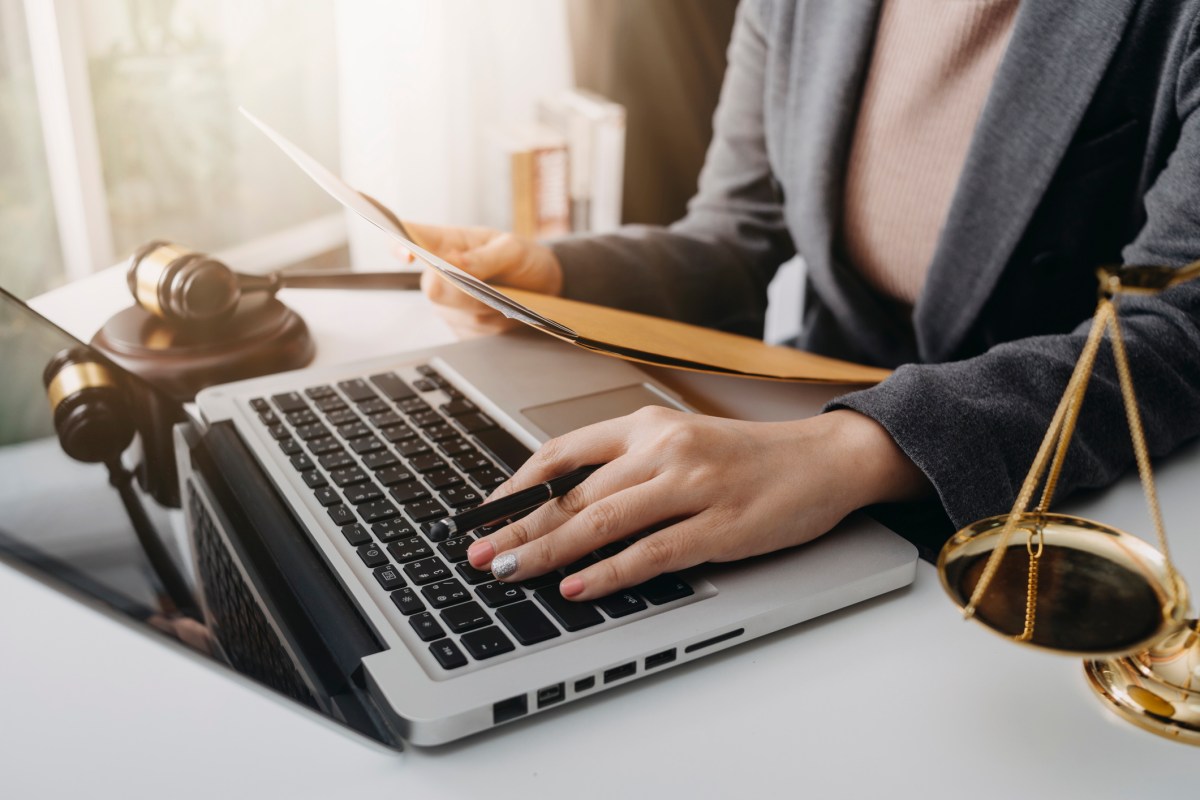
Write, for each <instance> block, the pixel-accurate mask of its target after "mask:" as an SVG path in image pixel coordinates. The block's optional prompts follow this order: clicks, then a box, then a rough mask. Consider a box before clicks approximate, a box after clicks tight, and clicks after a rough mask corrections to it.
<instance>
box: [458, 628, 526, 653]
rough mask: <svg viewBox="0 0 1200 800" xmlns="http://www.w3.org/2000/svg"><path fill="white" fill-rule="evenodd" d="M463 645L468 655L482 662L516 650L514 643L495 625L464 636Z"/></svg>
mask: <svg viewBox="0 0 1200 800" xmlns="http://www.w3.org/2000/svg"><path fill="white" fill-rule="evenodd" d="M462 644H463V647H465V648H467V652H468V653H470V654H471V655H472V656H474V657H475V658H477V659H479V660H480V661H483V660H484V659H485V658H492V657H493V656H498V655H500V654H501V653H508V652H510V651H512V650H515V649H516V648H515V647H514V646H513V643H512V641H511V640H510V639H509V638H508V637H507V636H505V635H504V632H503V631H501V630H500V629H499V628H497V627H496V626H495V625H492V626H490V627H487V628H481V629H479V630H477V631H471V632H470V633H465V634H463V637H462Z"/></svg>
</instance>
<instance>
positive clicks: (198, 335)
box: [92, 298, 316, 403]
mask: <svg viewBox="0 0 1200 800" xmlns="http://www.w3.org/2000/svg"><path fill="white" fill-rule="evenodd" d="M92 346H93V347H95V348H96V349H97V350H99V351H100V352H102V353H103V354H104V355H106V356H108V357H109V358H110V359H112V360H113V361H115V362H116V363H117V364H118V365H120V366H121V367H124V368H125V369H127V370H129V371H130V372H132V373H134V374H135V375H137V376H139V377H141V378H142V379H144V380H145V381H147V382H148V383H150V384H151V385H152V386H154V387H155V388H157V389H158V390H159V391H161V392H163V393H164V394H166V395H168V396H169V397H171V398H172V399H173V400H175V401H177V402H180V403H183V402H188V401H190V400H192V399H193V398H195V396H196V393H197V392H199V391H200V390H201V389H204V388H206V387H208V386H215V385H216V384H219V383H229V382H230V381H236V380H242V379H245V378H254V377H257V376H259V375H268V374H270V373H273V372H283V371H285V370H291V369H299V368H300V367H304V366H307V365H308V364H309V363H311V362H312V359H313V356H314V355H315V354H316V346H315V344H314V343H313V340H312V336H311V335H310V334H309V331H308V326H307V325H305V324H304V320H303V319H301V318H300V315H299V314H297V313H296V312H295V311H293V310H292V309H290V308H288V307H287V306H285V305H284V304H283V303H281V302H279V301H278V300H276V299H274V298H256V299H254V300H247V299H245V298H243V300H242V303H241V304H240V305H239V306H238V308H237V310H236V312H235V313H234V314H233V316H232V317H230V318H228V319H225V320H220V321H216V322H211V323H206V324H196V325H187V326H180V325H178V324H175V323H168V322H166V321H165V320H162V319H160V318H159V317H156V316H154V315H153V314H150V313H149V312H147V311H145V310H144V309H142V308H141V307H140V306H132V307H130V308H127V309H125V310H124V311H120V312H118V313H117V314H115V315H113V316H112V317H111V318H110V319H109V320H108V321H107V322H106V323H104V327H102V328H101V329H100V331H99V332H98V333H96V335H95V336H94V337H93V338H92Z"/></svg>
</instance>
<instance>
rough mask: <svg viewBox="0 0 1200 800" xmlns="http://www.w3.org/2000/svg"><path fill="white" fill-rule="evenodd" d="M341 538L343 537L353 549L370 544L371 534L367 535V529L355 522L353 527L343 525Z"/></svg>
mask: <svg viewBox="0 0 1200 800" xmlns="http://www.w3.org/2000/svg"><path fill="white" fill-rule="evenodd" d="M342 536H345V537H346V541H347V542H349V543H350V544H352V545H354V546H355V547H361V546H363V545H364V544H370V543H371V534H369V533H367V529H366V528H364V527H363V526H362V525H359V524H358V523H357V522H356V523H354V524H353V525H343V526H342Z"/></svg>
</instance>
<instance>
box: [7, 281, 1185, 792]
mask: <svg viewBox="0 0 1200 800" xmlns="http://www.w3.org/2000/svg"><path fill="white" fill-rule="evenodd" d="M285 299H286V301H287V302H288V303H290V304H292V305H293V306H294V307H296V308H297V309H298V310H299V311H300V312H301V313H302V314H303V315H304V317H305V319H306V320H307V321H308V322H309V324H310V326H311V327H312V328H313V330H314V332H315V333H316V335H317V337H318V343H319V346H320V353H319V355H318V358H319V360H320V361H321V362H323V363H329V362H330V361H332V360H336V359H339V358H343V357H346V356H347V355H354V356H360V357H366V356H372V355H378V354H382V353H387V352H391V351H395V350H398V349H402V348H405V347H413V346H416V345H418V344H426V343H431V342H434V341H442V340H446V339H448V338H449V333H448V332H447V331H446V330H445V328H443V327H442V326H441V325H440V324H439V323H437V322H436V321H435V320H434V318H433V317H432V315H431V312H430V311H429V309H427V308H426V307H425V305H424V302H423V301H422V300H421V299H419V298H418V297H416V296H413V295H403V294H396V295H387V296H380V295H374V296H363V295H351V294H350V293H341V292H308V293H295V292H293V293H291V294H290V295H288V296H287V297H286V298H285ZM125 302H126V300H125V298H124V296H123V294H122V292H121V289H120V287H119V280H118V279H117V277H116V276H114V275H112V274H108V275H102V276H100V277H99V278H96V279H93V280H92V281H91V285H90V286H89V285H84V286H74V287H71V288H68V289H66V290H60V291H58V292H55V293H52V294H51V295H48V296H45V297H43V298H41V299H40V301H39V302H38V303H37V304H36V305H37V306H38V307H39V308H40V309H42V310H43V311H44V312H45V313H47V314H48V315H50V316H52V317H53V318H55V319H56V320H58V321H59V322H60V323H61V324H63V325H64V326H65V327H67V328H68V329H69V330H71V331H72V332H74V333H76V335H80V336H82V337H83V338H87V337H88V336H89V335H90V334H91V332H92V331H93V330H94V329H95V328H96V327H97V326H98V325H99V323H100V322H101V321H102V320H103V319H104V318H105V316H107V314H108V313H110V312H111V311H112V310H115V309H116V308H119V307H120V306H122V305H124V304H125ZM364 310H368V311H369V312H370V313H363V312H364ZM719 380H724V379H719ZM762 390H763V391H767V392H770V393H772V397H777V398H779V399H780V400H782V399H784V398H786V397H788V396H789V393H795V394H796V395H799V396H800V397H801V398H807V397H809V396H810V395H811V390H808V389H805V388H804V387H786V386H782V385H777V384H772V385H768V386H767V387H766V388H764V389H762ZM802 405H807V403H802ZM1197 475H1200V448H1198V447H1196V446H1191V447H1188V448H1186V449H1185V452H1183V453H1181V454H1180V455H1179V456H1177V457H1175V458H1174V459H1173V460H1172V461H1171V462H1170V463H1169V464H1167V465H1165V466H1164V468H1163V469H1162V470H1161V471H1160V473H1159V477H1160V485H1161V489H1162V495H1163V500H1164V506H1165V513H1166V516H1167V524H1168V529H1169V530H1170V531H1171V534H1172V536H1173V538H1172V545H1173V549H1174V554H1175V557H1176V561H1177V562H1178V565H1179V567H1180V569H1181V570H1182V572H1183V574H1184V575H1185V576H1187V577H1190V578H1191V579H1192V581H1193V582H1194V583H1195V584H1197V585H1200V540H1198V537H1196V536H1195V535H1194V532H1193V531H1192V530H1191V527H1192V526H1191V525H1190V524H1189V523H1190V522H1191V519H1190V517H1189V513H1188V512H1189V511H1195V510H1197V504H1196V502H1195V500H1194V499H1193V498H1194V496H1195V494H1196V491H1195V488H1194V487H1195V485H1196V477H1197ZM1084 511H1085V513H1087V514H1089V515H1091V516H1094V517H1096V518H1099V519H1103V520H1105V521H1107V522H1110V523H1113V524H1117V525H1120V526H1125V527H1128V528H1129V529H1131V530H1135V531H1145V530H1146V529H1147V528H1148V523H1147V521H1146V514H1145V511H1144V507H1143V504H1142V502H1141V495H1140V493H1139V492H1138V489H1137V487H1136V485H1135V484H1134V483H1133V482H1132V481H1126V482H1125V483H1124V484H1122V486H1121V487H1120V488H1119V489H1117V490H1116V491H1113V492H1109V493H1107V494H1105V495H1103V496H1101V497H1100V498H1097V499H1094V500H1092V501H1090V502H1088V503H1087V504H1085V506H1084ZM0 686H2V687H3V693H2V694H0V787H3V788H2V789H0V791H2V792H3V794H4V795H5V796H6V797H13V798H17V797H20V798H25V797H66V796H70V795H75V794H80V795H90V796H106V797H107V796H111V797H122V798H132V797H172V798H190V797H197V798H199V797H206V798H207V797H218V796H232V797H250V796H263V797H286V798H289V800H300V798H309V797H312V798H321V800H329V798H331V797H338V798H346V797H362V798H370V797H389V798H392V797H395V798H409V799H410V800H411V799H412V798H427V797H438V798H450V797H478V796H484V794H485V791H486V796H487V797H489V798H497V800H498V799H499V798H507V797H513V798H521V800H529V798H530V797H558V798H575V797H614V796H620V797H625V796H628V797H648V796H655V797H751V798H756V797H774V796H802V795H803V796H812V797H822V796H833V797H843V796H852V797H885V796H897V797H921V798H937V797H960V796H966V797H972V798H990V797H996V798H1007V797H1017V796H1022V797H1056V798H1061V797H1080V796H1087V797H1092V798H1096V797H1126V798H1128V797H1139V798H1140V797H1150V796H1153V793H1154V792H1161V793H1164V794H1165V793H1166V792H1167V791H1174V792H1175V793H1176V794H1180V795H1183V796H1190V795H1191V794H1194V793H1195V791H1196V787H1197V786H1198V785H1200V770H1198V769H1197V766H1198V765H1200V751H1198V750H1196V749H1194V748H1189V747H1186V746H1184V745H1180V744H1176V743H1173V742H1169V741H1166V740H1163V739H1159V738H1157V737H1155V736H1152V735H1150V734H1147V733H1143V732H1142V731H1140V730H1137V729H1135V728H1133V727H1131V726H1129V725H1126V724H1125V723H1123V722H1120V721H1118V720H1117V719H1116V718H1115V717H1113V716H1112V715H1110V714H1109V712H1107V711H1106V710H1105V709H1103V708H1102V707H1101V706H1100V704H1099V703H1098V702H1097V701H1095V700H1094V699H1093V698H1092V696H1091V692H1090V690H1089V689H1088V688H1087V687H1086V685H1085V683H1084V680H1083V675H1082V669H1081V665H1080V663H1079V662H1078V661H1075V660H1071V659H1067V658H1061V657H1056V656H1050V655H1044V654H1040V653H1035V652H1033V651H1029V650H1026V649H1023V648H1019V647H1016V646H1013V645H1012V644H1009V643H1007V642H1004V641H1002V640H1000V639H999V638H998V637H994V636H993V635H992V634H990V633H988V632H986V631H984V630H983V629H981V628H979V627H978V626H975V625H971V624H968V623H964V622H962V620H961V619H960V618H959V616H958V614H957V613H956V611H955V610H954V608H953V607H952V606H951V604H950V602H949V601H948V600H947V599H946V598H945V597H944V595H943V593H942V591H941V588H940V586H939V585H938V582H937V576H936V574H935V572H934V570H933V568H932V567H930V566H929V565H928V564H924V563H922V564H920V565H919V567H918V574H917V581H916V583H915V585H913V586H912V587H911V588H909V589H906V590H903V591H901V592H898V593H895V594H893V595H890V596H887V597H884V598H881V599H878V600H875V601H871V602H869V603H866V604H863V605H861V606H858V607H855V608H852V609H848V610H846V611H843V612H839V613H837V614H834V615H831V616H829V617H825V618H822V619H819V620H816V621H813V622H810V623H807V624H804V625H801V626H799V627H796V628H792V629H790V630H787V631H784V632H782V633H779V634H776V635H773V636H771V637H768V638H766V639H761V640H757V641H755V642H751V643H748V644H746V645H744V646H741V647H737V648H734V649H733V650H730V651H727V652H725V653H721V654H718V655H716V656H713V657H711V658H709V659H706V660H702V661H700V662H698V663H695V664H692V665H688V666H684V667H681V668H679V669H676V670H674V671H672V672H670V673H669V674H666V675H663V676H659V677H653V678H647V679H645V680H640V681H637V682H636V683H634V684H631V685H629V686H627V687H624V688H619V689H616V690H613V691H608V692H605V693H604V694H603V695H600V696H598V697H596V698H594V699H592V700H587V701H583V702H578V703H574V704H572V705H571V706H568V707H564V708H563V709H562V710H560V711H557V712H555V713H550V714H543V715H538V717H537V718H535V719H530V720H527V721H523V722H519V723H517V724H514V725H509V726H506V727H504V728H503V729H501V730H499V731H495V732H492V733H489V734H485V735H482V736H477V737H474V738H471V739H468V740H466V741H463V742H460V743H457V744H454V745H450V746H447V747H442V748H437V749H413V748H410V749H409V750H408V751H406V752H405V753H402V754H399V755H395V754H392V753H389V752H386V751H383V750H382V749H380V748H376V747H373V746H371V745H368V744H366V743H364V740H362V739H359V738H356V737H353V736H351V735H349V734H345V733H343V732H341V731H340V730H337V729H335V728H334V727H333V726H331V725H327V724H325V723H323V722H322V721H321V720H320V719H319V718H317V717H315V716H314V715H311V714H308V713H305V712H302V711H300V710H298V709H297V708H295V707H293V705H291V704H289V703H286V702H284V701H281V700H276V699H274V698H272V697H270V696H268V695H266V694H264V693H262V692H260V691H258V690H257V689H255V688H253V687H252V686H251V685H250V684H248V683H246V682H242V681H240V680H236V679H231V678H230V677H229V676H228V675H227V674H225V673H223V672H220V671H217V670H215V669H213V668H211V667H209V666H206V665H205V664H204V663H203V662H200V661H198V660H195V659H193V658H192V657H190V656H187V655H185V654H183V653H182V652H181V651H177V650H174V649H171V648H168V647H164V646H163V645H162V644H161V643H159V642H158V641H156V640H152V639H150V638H148V637H145V636H143V635H142V634H140V633H138V632H137V631H135V630H132V629H130V628H127V627H125V626H124V625H122V624H120V623H118V622H115V621H113V620H110V619H108V618H105V617H103V616H101V615H99V614H97V613H95V612H93V611H91V610H89V609H87V608H85V607H83V606H82V605H79V604H77V603H75V602H74V601H72V600H70V599H68V598H66V597H64V596H61V595H58V594H57V593H55V592H54V591H51V590H50V589H47V588H45V587H43V586H42V585H40V584H39V583H37V582H35V581H33V580H31V579H29V578H27V577H25V576H23V575H21V574H19V573H17V572H15V571H13V570H12V569H9V568H7V567H2V566H0Z"/></svg>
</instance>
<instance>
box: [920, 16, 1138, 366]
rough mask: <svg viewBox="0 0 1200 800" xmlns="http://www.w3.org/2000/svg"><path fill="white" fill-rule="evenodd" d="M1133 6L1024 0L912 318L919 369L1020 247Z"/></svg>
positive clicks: (961, 327) (953, 343)
mask: <svg viewBox="0 0 1200 800" xmlns="http://www.w3.org/2000/svg"><path fill="white" fill-rule="evenodd" d="M1136 1H1137V0H1074V1H1073V2H1059V1H1057V0H1056V1H1053V2H1044V1H1043V0H1032V2H1031V1H1030V0H1025V2H1023V3H1022V4H1021V9H1020V11H1018V13H1017V20H1016V22H1015V27H1014V29H1013V33H1012V39H1011V40H1010V42H1009V45H1008V51H1007V52H1006V53H1005V56H1004V59H1003V61H1002V62H1001V64H1000V67H999V69H998V70H997V73H996V78H995V81H994V83H993V86H992V90H991V94H990V95H989V97H988V101H987V103H986V105H985V106H984V110H983V113H982V115H981V116H980V119H979V124H978V126H977V128H976V131H975V135H974V138H973V140H972V142H971V146H970V148H969V150H968V153H967V159H966V162H965V164H964V167H963V172H962V176H961V177H960V179H959V183H958V188H957V190H956V192H955V195H954V200H953V202H952V203H951V205H950V211H949V214H948V216H947V219H946V225H945V228H944V229H943V234H942V238H941V240H940V241H939V243H938V247H937V250H936V252H935V254H934V257H933V262H932V263H931V265H930V269H929V275H928V277H927V278H926V283H925V287H924V289H923V291H922V293H921V296H920V298H918V300H917V304H916V308H915V309H914V313H913V322H914V325H915V328H916V335H917V345H918V348H919V352H920V355H921V358H922V360H925V361H941V360H945V359H947V358H949V357H951V355H952V354H953V353H954V352H955V350H956V349H957V348H958V346H959V344H960V343H961V342H962V340H963V337H964V336H965V335H966V333H967V331H968V330H969V329H970V326H971V324H972V322H973V321H974V320H975V318H976V316H977V315H978V313H979V311H980V309H981V308H982V307H983V305H984V303H985V302H986V300H987V298H988V297H989V296H990V295H991V293H992V291H993V289H994V288H995V285H996V282H997V280H998V279H999V277H1000V273H1001V272H1002V271H1003V269H1004V266H1005V265H1006V264H1007V263H1008V260H1009V258H1010V257H1011V256H1012V253H1013V251H1014V249H1015V248H1016V246H1017V244H1018V242H1019V241H1020V239H1021V235H1022V233H1023V232H1024V230H1025V228H1026V226H1027V225H1028V223H1029V220H1030V218H1031V217H1032V215H1033V212H1034V210H1035V209H1036V207H1037V204H1038V202H1039V201H1040V200H1041V197H1042V195H1043V194H1044V193H1045V191H1046V188H1047V186H1048V185H1049V183H1050V180H1051V178H1052V177H1053V176H1054V172H1055V170H1056V169H1057V167H1058V164H1059V162H1060V161H1061V160H1062V158H1063V155H1064V153H1065V152H1066V150H1067V146H1068V145H1069V143H1070V141H1071V138H1072V136H1073V135H1074V133H1075V130H1076V128H1078V126H1079V123H1080V121H1081V120H1082V118H1083V115H1084V112H1085V111H1086V110H1087V107H1088V105H1089V103H1090V102H1091V99H1092V96H1093V94H1094V93H1095V91H1096V87H1097V86H1098V84H1099V83H1100V79H1101V78H1102V77H1103V74H1104V71H1105V69H1106V67H1107V66H1108V62H1109V60H1110V59H1111V58H1112V55H1113V52H1114V51H1115V50H1116V47H1117V45H1118V44H1119V43H1120V41H1121V35H1122V33H1123V31H1124V29H1125V26H1126V23H1127V22H1128V20H1129V16H1130V12H1131V10H1132V8H1133V6H1134V5H1135V4H1136Z"/></svg>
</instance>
